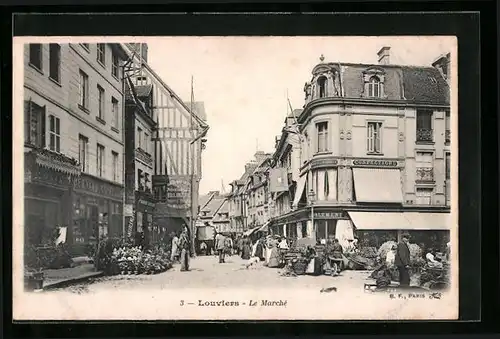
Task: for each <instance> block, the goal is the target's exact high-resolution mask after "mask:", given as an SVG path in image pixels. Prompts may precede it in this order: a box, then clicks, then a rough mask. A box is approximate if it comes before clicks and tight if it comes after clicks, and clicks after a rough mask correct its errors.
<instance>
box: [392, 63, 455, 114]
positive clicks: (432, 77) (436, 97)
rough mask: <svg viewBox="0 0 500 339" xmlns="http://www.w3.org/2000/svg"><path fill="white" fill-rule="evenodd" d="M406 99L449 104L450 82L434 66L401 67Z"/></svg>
mask: <svg viewBox="0 0 500 339" xmlns="http://www.w3.org/2000/svg"><path fill="white" fill-rule="evenodd" d="M401 69H402V71H403V86H404V96H405V98H406V100H409V101H416V102H422V103H432V104H441V105H449V103H450V91H449V87H448V83H447V82H446V80H445V79H444V78H443V76H442V75H441V73H440V72H439V70H437V69H436V68H433V67H404V66H403V67H401Z"/></svg>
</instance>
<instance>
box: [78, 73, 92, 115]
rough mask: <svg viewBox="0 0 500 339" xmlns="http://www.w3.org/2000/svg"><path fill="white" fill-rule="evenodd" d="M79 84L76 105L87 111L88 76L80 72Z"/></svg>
mask: <svg viewBox="0 0 500 339" xmlns="http://www.w3.org/2000/svg"><path fill="white" fill-rule="evenodd" d="M79 79H80V82H79V87H78V98H79V101H78V105H80V107H81V108H84V109H86V110H88V108H89V107H88V106H89V76H88V75H87V74H86V73H85V72H84V71H82V70H80V78H79Z"/></svg>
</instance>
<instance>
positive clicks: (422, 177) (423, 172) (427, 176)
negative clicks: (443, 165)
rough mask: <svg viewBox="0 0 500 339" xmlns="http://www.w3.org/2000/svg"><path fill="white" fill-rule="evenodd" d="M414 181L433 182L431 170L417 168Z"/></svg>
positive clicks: (432, 170) (432, 171)
mask: <svg viewBox="0 0 500 339" xmlns="http://www.w3.org/2000/svg"><path fill="white" fill-rule="evenodd" d="M416 181H419V182H434V169H433V168H426V167H424V168H417V176H416Z"/></svg>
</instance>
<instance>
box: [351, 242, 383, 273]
mask: <svg viewBox="0 0 500 339" xmlns="http://www.w3.org/2000/svg"><path fill="white" fill-rule="evenodd" d="M345 256H346V258H347V259H348V260H349V262H348V264H347V268H348V269H351V270H371V269H373V268H374V266H375V265H376V262H377V257H378V254H377V249H376V248H375V247H363V248H361V249H360V250H359V252H358V253H345Z"/></svg>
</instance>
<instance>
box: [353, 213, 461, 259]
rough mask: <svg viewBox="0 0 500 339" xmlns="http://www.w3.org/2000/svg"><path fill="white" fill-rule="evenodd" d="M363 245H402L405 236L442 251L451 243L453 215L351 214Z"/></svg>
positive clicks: (418, 243) (421, 245) (415, 242)
mask: <svg viewBox="0 0 500 339" xmlns="http://www.w3.org/2000/svg"><path fill="white" fill-rule="evenodd" d="M348 214H349V217H350V219H351V220H352V223H353V225H354V227H355V229H356V235H357V236H358V238H359V244H360V246H367V247H379V246H380V245H382V244H383V243H384V242H386V241H395V242H398V241H400V240H401V236H402V234H403V233H408V234H409V235H410V242H411V243H414V244H417V245H419V246H420V247H421V248H426V249H429V248H435V249H438V250H441V249H443V248H445V247H446V243H447V242H448V241H450V228H451V214H450V213H449V212H447V211H441V212H427V211H421V212H416V211H402V212H401V211H398V212H373V211H349V212H348Z"/></svg>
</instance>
